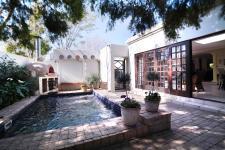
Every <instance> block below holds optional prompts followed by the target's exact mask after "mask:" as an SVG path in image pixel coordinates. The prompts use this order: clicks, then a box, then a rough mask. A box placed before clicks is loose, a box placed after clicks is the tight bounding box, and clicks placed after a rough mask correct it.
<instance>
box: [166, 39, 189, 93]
mask: <svg viewBox="0 0 225 150" xmlns="http://www.w3.org/2000/svg"><path fill="white" fill-rule="evenodd" d="M169 49H170V56H171V59H170V60H171V61H170V66H171V67H170V71H169V74H170V92H171V94H174V95H180V96H188V97H191V67H190V64H191V47H190V41H186V42H181V43H177V44H173V45H171V46H170V47H169Z"/></svg>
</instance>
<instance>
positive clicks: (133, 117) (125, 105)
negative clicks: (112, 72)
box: [117, 74, 141, 126]
mask: <svg viewBox="0 0 225 150" xmlns="http://www.w3.org/2000/svg"><path fill="white" fill-rule="evenodd" d="M117 82H118V83H123V84H125V85H127V84H129V83H130V75H129V74H122V75H121V76H120V77H119V78H118V79H117ZM125 91H126V96H125V98H124V100H123V101H122V102H121V104H120V107H121V115H122V119H123V122H124V124H125V125H127V126H135V125H136V124H137V122H138V119H139V113H140V110H141V105H140V104H139V102H137V101H135V100H134V99H130V98H129V97H128V93H127V86H125Z"/></svg>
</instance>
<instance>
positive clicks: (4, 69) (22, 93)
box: [0, 56, 38, 109]
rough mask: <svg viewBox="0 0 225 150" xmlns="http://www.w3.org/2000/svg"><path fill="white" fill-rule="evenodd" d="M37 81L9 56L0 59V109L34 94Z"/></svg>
mask: <svg viewBox="0 0 225 150" xmlns="http://www.w3.org/2000/svg"><path fill="white" fill-rule="evenodd" d="M37 82H38V81H37V79H36V78H33V77H31V73H30V71H29V70H28V69H27V68H26V67H23V66H19V65H17V64H16V63H15V62H14V61H13V60H10V58H8V57H7V56H3V57H0V109H1V108H3V107H5V106H8V105H11V104H12V103H14V102H16V101H18V100H20V99H22V98H24V97H27V96H30V95H33V94H34V91H36V90H37V89H38V86H37V85H38V84H37Z"/></svg>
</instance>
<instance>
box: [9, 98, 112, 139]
mask: <svg viewBox="0 0 225 150" xmlns="http://www.w3.org/2000/svg"><path fill="white" fill-rule="evenodd" d="M113 117H116V115H115V114H114V113H113V112H112V111H111V110H110V109H107V108H106V107H105V105H104V104H102V103H101V102H100V101H99V100H97V98H96V97H95V96H93V95H85V96H69V97H48V98H42V99H40V100H38V101H37V102H35V103H34V104H33V105H32V106H31V107H29V108H28V109H27V110H26V111H25V112H24V113H23V114H22V115H21V117H19V119H17V120H16V121H15V122H14V125H13V127H11V128H10V129H9V130H8V131H7V133H6V134H5V136H6V137H8V136H14V135H18V134H25V133H32V132H39V131H45V130H51V129H57V128H62V127H66V126H74V125H81V124H85V123H90V122H95V121H100V120H104V119H108V118H113Z"/></svg>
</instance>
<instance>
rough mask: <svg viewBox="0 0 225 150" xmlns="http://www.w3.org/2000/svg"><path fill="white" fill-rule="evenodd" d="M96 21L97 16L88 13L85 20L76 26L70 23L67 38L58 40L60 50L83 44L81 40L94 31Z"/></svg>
mask: <svg viewBox="0 0 225 150" xmlns="http://www.w3.org/2000/svg"><path fill="white" fill-rule="evenodd" d="M94 21H95V16H94V15H93V14H91V13H86V14H85V16H84V17H83V19H82V20H81V21H79V22H77V23H76V24H73V23H71V22H69V26H68V27H69V30H68V32H67V34H66V36H63V37H60V38H58V40H56V44H57V46H58V47H57V48H58V49H66V50H68V49H71V48H74V47H77V46H78V45H79V43H82V42H83V41H81V39H82V38H83V35H84V34H86V33H87V32H89V31H91V30H92V29H94V26H95V25H94V24H93V22H94Z"/></svg>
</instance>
